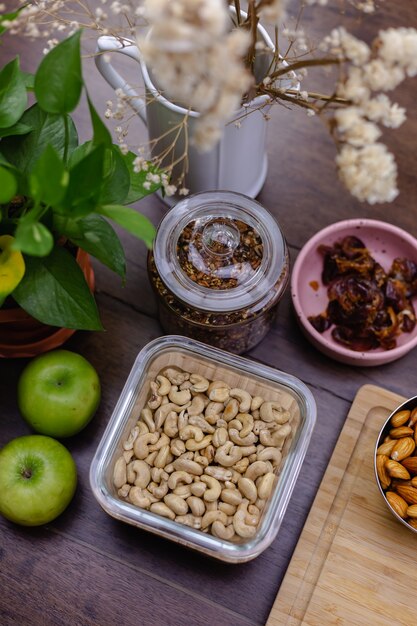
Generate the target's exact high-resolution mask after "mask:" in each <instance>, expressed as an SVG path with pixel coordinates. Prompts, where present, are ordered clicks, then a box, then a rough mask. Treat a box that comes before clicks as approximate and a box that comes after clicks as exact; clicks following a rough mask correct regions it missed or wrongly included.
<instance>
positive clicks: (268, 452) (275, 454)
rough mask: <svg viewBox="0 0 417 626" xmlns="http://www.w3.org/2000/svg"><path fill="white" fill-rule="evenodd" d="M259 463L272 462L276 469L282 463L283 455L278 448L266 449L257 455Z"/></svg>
mask: <svg viewBox="0 0 417 626" xmlns="http://www.w3.org/2000/svg"><path fill="white" fill-rule="evenodd" d="M256 456H257V458H258V461H272V464H273V465H274V466H276V467H278V465H279V464H280V463H281V459H282V454H281V451H280V450H278V448H272V447H269V448H264V449H263V450H261V451H260V452H258V453H257V455H256Z"/></svg>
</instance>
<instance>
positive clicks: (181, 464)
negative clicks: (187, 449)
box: [173, 458, 203, 476]
mask: <svg viewBox="0 0 417 626" xmlns="http://www.w3.org/2000/svg"><path fill="white" fill-rule="evenodd" d="M173 466H174V469H176V470H184V472H189V473H190V474H194V475H195V476H201V474H202V473H203V468H202V467H201V465H199V464H198V463H196V462H195V461H191V460H189V459H181V458H178V459H175V461H174V462H173Z"/></svg>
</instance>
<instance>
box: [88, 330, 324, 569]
mask: <svg viewBox="0 0 417 626" xmlns="http://www.w3.org/2000/svg"><path fill="white" fill-rule="evenodd" d="M172 366H177V367H179V368H181V369H184V370H186V371H187V372H192V373H196V374H201V375H203V376H204V377H206V378H207V379H209V380H210V381H214V380H224V381H226V382H227V383H228V384H229V385H230V386H231V387H239V388H241V389H245V390H247V391H248V392H249V393H250V394H251V395H252V396H254V395H260V396H263V397H264V399H265V400H270V401H278V402H280V404H281V405H282V406H283V407H284V408H286V409H288V410H289V411H290V414H291V417H290V421H289V423H290V424H291V434H290V436H289V437H287V439H286V440H285V444H284V448H283V450H282V462H281V464H280V466H279V468H278V471H277V472H276V473H277V479H276V481H275V485H274V487H273V490H272V492H271V495H270V496H269V498H268V500H267V502H266V505H265V507H264V509H263V511H262V515H261V518H260V521H259V524H258V526H257V530H256V534H255V536H253V537H252V538H250V539H241V540H240V541H239V542H234V541H228V540H223V539H219V538H217V537H215V536H213V535H211V534H209V533H205V532H202V531H201V530H197V529H194V528H191V527H189V526H186V525H184V524H182V523H178V522H176V521H171V520H170V519H167V518H165V517H162V516H160V515H158V514H155V513H152V512H151V511H148V510H146V509H142V508H139V507H136V506H134V505H133V504H131V503H129V502H127V501H125V500H123V499H121V498H120V497H119V496H118V494H117V489H116V488H115V487H114V485H113V470H114V465H115V462H116V460H117V459H118V458H119V457H120V456H121V455H122V452H123V442H124V441H126V440H127V438H128V436H129V434H130V432H131V430H132V428H133V427H134V426H135V424H136V422H137V420H138V419H139V414H140V411H141V409H142V408H144V407H145V405H146V403H147V400H148V398H149V391H150V382H151V381H152V380H154V379H155V378H156V376H157V375H158V374H159V373H160V372H161V370H163V369H165V368H166V367H172ZM315 420H316V404H315V401H314V398H313V395H312V393H311V392H310V391H309V389H308V388H307V387H306V385H304V383H302V382H301V381H300V380H298V379H297V378H295V377H294V376H291V375H290V374H286V373H285V372H281V371H279V370H275V369H273V368H271V367H267V366H265V365H261V364H259V363H256V362H254V361H251V360H249V359H246V358H243V357H239V356H236V355H233V354H229V353H228V352H224V351H222V350H220V349H218V348H214V347H211V346H208V345H205V344H203V343H200V342H198V341H195V340H193V339H190V338H186V337H182V336H175V335H167V336H164V337H161V338H158V339H155V340H154V341H151V342H150V343H149V344H147V345H146V346H145V347H144V348H143V350H142V351H141V352H140V353H139V355H138V357H137V358H136V361H135V363H134V365H133V367H132V370H131V372H130V374H129V377H128V379H127V381H126V384H125V386H124V388H123V390H122V393H121V395H120V398H119V400H118V402H117V404H116V407H115V409H114V411H113V414H112V416H111V419H110V421H109V423H108V426H107V428H106V430H105V432H104V434H103V437H102V439H101V441H100V444H99V446H98V448H97V451H96V453H95V456H94V458H93V461H92V463H91V467H90V485H91V488H92V491H93V494H94V496H95V498H96V499H97V501H98V503H99V504H100V505H101V507H102V508H103V509H104V510H105V511H106V512H107V513H108V514H109V515H111V516H112V517H114V518H116V519H119V520H122V521H124V522H126V523H128V524H132V525H133V526H137V527H139V528H142V529H145V530H148V531H150V532H153V533H155V534H157V535H159V536H161V537H165V538H167V539H170V540H172V541H175V542H177V543H180V544H182V545H184V546H187V547H189V548H193V549H195V550H198V551H200V552H203V553H205V554H207V555H210V556H212V557H215V558H217V559H220V560H222V561H226V562H230V563H240V562H245V561H249V560H251V559H253V558H255V557H256V556H258V555H259V554H260V553H261V552H262V551H263V550H265V548H267V547H268V546H269V545H270V544H271V542H272V541H273V540H274V538H275V537H276V535H277V533H278V530H279V527H280V525H281V522H282V519H283V517H284V513H285V510H286V508H287V506H288V502H289V500H290V497H291V493H292V490H293V488H294V485H295V482H296V479H297V476H298V473H299V471H300V469H301V466H302V463H303V459H304V457H305V454H306V451H307V447H308V444H309V441H310V438H311V435H312V431H313V428H314V424H315Z"/></svg>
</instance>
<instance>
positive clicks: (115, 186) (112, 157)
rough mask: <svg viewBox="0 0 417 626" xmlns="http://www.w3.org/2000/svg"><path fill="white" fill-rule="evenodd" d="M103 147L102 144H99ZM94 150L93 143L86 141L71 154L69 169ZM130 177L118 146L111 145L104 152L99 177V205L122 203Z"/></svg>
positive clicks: (127, 189) (127, 190) (128, 186)
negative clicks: (101, 171)
mask: <svg viewBox="0 0 417 626" xmlns="http://www.w3.org/2000/svg"><path fill="white" fill-rule="evenodd" d="M101 145H103V144H101ZM93 150H94V143H93V142H92V141H87V142H85V143H83V144H82V145H81V146H78V148H76V150H74V152H73V153H72V154H71V158H70V160H69V165H70V169H73V168H75V166H76V165H77V164H78V163H80V162H81V161H82V159H84V158H85V157H86V156H87V155H88V154H90V153H91V152H92V151H93ZM129 188H130V175H129V171H128V169H127V167H126V165H125V162H124V159H123V156H122V153H121V152H120V150H119V148H118V146H114V145H111V147H110V148H106V149H105V151H104V161H103V173H102V175H101V191H100V196H99V203H100V204H115V203H122V202H124V201H125V198H126V196H127V194H128V192H129Z"/></svg>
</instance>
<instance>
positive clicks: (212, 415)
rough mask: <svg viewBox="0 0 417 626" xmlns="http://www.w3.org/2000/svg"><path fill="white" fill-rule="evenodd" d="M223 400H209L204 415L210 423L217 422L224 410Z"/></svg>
mask: <svg viewBox="0 0 417 626" xmlns="http://www.w3.org/2000/svg"><path fill="white" fill-rule="evenodd" d="M223 407H224V404H223V402H209V403H208V405H207V406H206V408H205V410H204V416H205V418H206V420H207V421H208V422H209V424H216V422H217V420H218V419H219V415H220V413H221V412H222V411H223Z"/></svg>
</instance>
